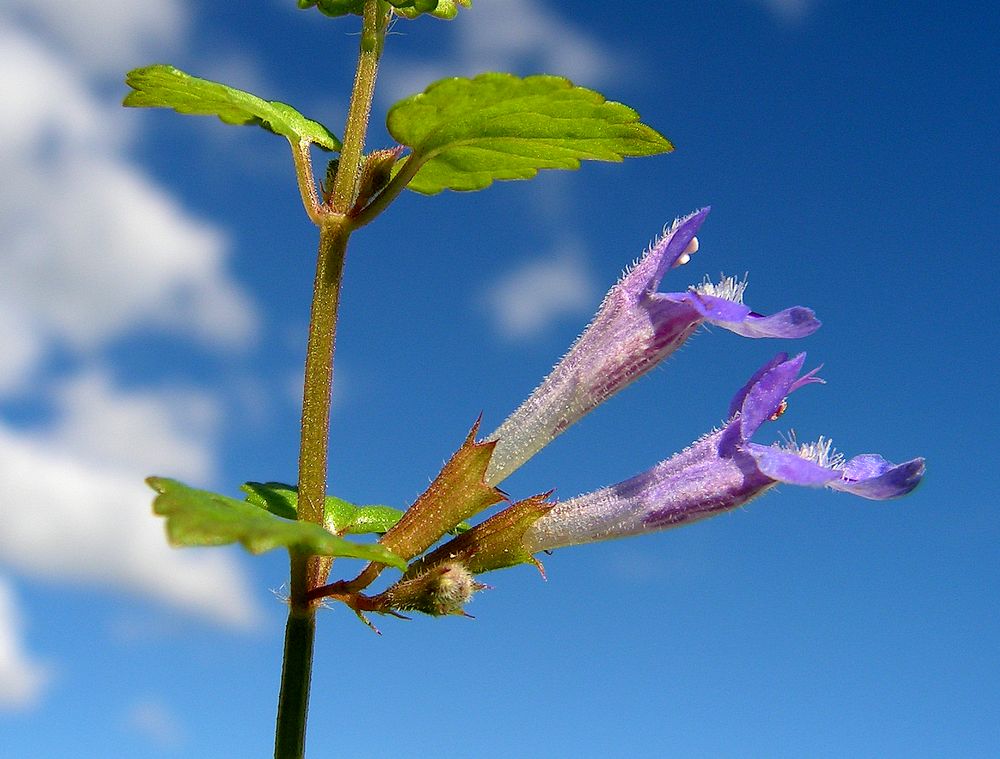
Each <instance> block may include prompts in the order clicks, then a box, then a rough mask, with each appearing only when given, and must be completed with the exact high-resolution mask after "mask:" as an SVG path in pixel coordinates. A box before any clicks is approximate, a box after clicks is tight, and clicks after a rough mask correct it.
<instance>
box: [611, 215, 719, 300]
mask: <svg viewBox="0 0 1000 759" xmlns="http://www.w3.org/2000/svg"><path fill="white" fill-rule="evenodd" d="M711 210H712V207H711V206H706V207H705V208H702V209H701V210H699V211H695V212H694V213H693V214H690V215H689V216H685V217H684V218H682V219H678V220H677V221H675V222H674V223H673V224H671V225H670V229H668V230H667V231H666V232H664V233H663V235H662V236H661V237H660V238H659V239H658V240H657V241H656V242H655V243H654V244H653V246H652V247H651V248H650V249H649V252H648V253H646V255H644V256H643V257H642V260H641V261H639V263H638V264H636V265H635V267H633V268H632V270H631V271H629V273H628V274H627V275H626V276H625V278H624V280H622V283H621V284H622V288H623V289H624V290H625V292H627V293H628V294H630V295H631V296H632V297H633V298H639V297H641V296H642V295H643V294H644V293H648V292H654V291H655V290H656V288H658V287H659V286H660V280H662V279H663V275H664V274H666V273H667V271H669V270H670V268H671V267H672V266H673V265H674V264H675V263H677V259H678V258H680V257H681V255H682V254H683V253H684V250H685V249H686V248H687V246H688V244H689V243H690V242H691V240H692V239H694V236H695V235H696V234H698V230H699V229H700V228H701V225H702V222H704V221H705V217H706V216H708V212H709V211H711Z"/></svg>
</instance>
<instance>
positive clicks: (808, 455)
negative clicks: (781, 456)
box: [779, 432, 844, 469]
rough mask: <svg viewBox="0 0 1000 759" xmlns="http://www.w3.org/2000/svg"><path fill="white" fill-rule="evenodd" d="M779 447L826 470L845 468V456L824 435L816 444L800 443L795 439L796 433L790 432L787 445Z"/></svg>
mask: <svg viewBox="0 0 1000 759" xmlns="http://www.w3.org/2000/svg"><path fill="white" fill-rule="evenodd" d="M779 447H780V448H782V449H783V450H786V451H789V452H790V453H794V454H795V455H796V456H798V457H799V458H802V459H805V460H806V461H812V462H813V463H814V464H818V465H819V466H821V467H824V468H826V469H843V468H844V454H842V453H839V452H838V451H837V449H836V448H834V447H833V440H831V439H830V438H825V437H823V436H822V435H820V436H819V439H818V440H817V441H816V442H815V443H800V442H798V441H797V440H796V439H795V433H794V432H789V433H788V435H787V440H786V442H785V444H784V445H782V446H779Z"/></svg>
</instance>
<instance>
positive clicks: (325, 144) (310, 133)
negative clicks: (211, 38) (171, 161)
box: [122, 64, 340, 150]
mask: <svg viewBox="0 0 1000 759" xmlns="http://www.w3.org/2000/svg"><path fill="white" fill-rule="evenodd" d="M125 84H127V85H128V86H129V87H131V88H132V89H133V92H130V93H129V94H128V95H126V96H125V100H124V101H122V105H125V106H129V107H133V108H173V109H174V110H175V111H177V112H178V113H193V114H198V115H201V116H218V117H219V118H220V119H222V120H223V121H224V122H226V123H227V124H256V125H258V126H262V127H264V128H265V129H267V130H268V131H271V132H274V133H275V134H280V135H282V136H283V137H287V138H288V139H289V140H291V141H293V142H298V141H300V140H307V141H308V142H312V143H315V144H317V145H319V146H320V147H321V148H326V149H327V150H340V140H338V139H337V138H336V137H335V136H334V135H333V134H332V133H331V132H330V130H329V129H327V128H326V127H325V126H323V125H322V124H320V123H319V122H318V121H312V120H311V119H307V118H306V117H305V116H303V115H302V114H301V113H299V112H298V111H296V110H295V109H294V108H292V107H291V106H290V105H286V104H285V103H279V102H278V101H276V100H261V99H260V98H259V97H257V96H256V95H251V94H250V93H249V92H244V91H243V90H237V89H235V88H233V87H227V86H226V85H224V84H219V83H218V82H212V81H209V80H208V79H199V78H198V77H195V76H191V75H190V74H186V73H184V72H183V71H181V70H179V69H175V68H174V67H173V66H166V65H163V64H156V65H154V66H145V67H143V68H138V69H133V70H132V71H130V72H128V74H126V75H125Z"/></svg>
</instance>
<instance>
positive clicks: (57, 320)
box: [0, 28, 256, 391]
mask: <svg viewBox="0 0 1000 759" xmlns="http://www.w3.org/2000/svg"><path fill="white" fill-rule="evenodd" d="M60 56H61V54H60V53H53V52H52V51H49V50H47V49H46V48H45V47H44V46H43V45H41V44H40V43H39V42H38V41H37V40H36V39H33V38H31V37H30V36H29V35H27V34H25V33H23V32H18V31H17V30H16V29H14V28H8V29H4V30H2V31H0V70H3V71H4V72H5V76H4V77H3V78H2V79H0V100H2V101H3V102H4V103H5V106H6V110H5V114H4V119H3V120H0V175H2V176H3V177H4V179H5V181H4V183H3V184H2V185H0V239H3V240H4V255H3V257H2V258H0V302H2V303H3V312H4V313H3V314H2V316H4V317H5V321H6V322H8V323H10V324H16V325H17V328H18V332H19V335H20V338H19V340H18V342H17V345H16V348H17V351H16V352H15V360H14V361H13V362H12V363H10V364H8V365H7V366H6V367H5V368H4V370H3V372H2V373H0V387H2V388H4V389H6V390H8V391H9V390H11V389H13V388H15V387H16V385H17V384H18V381H19V380H20V382H21V383H27V382H29V381H30V379H31V374H32V370H33V369H36V368H37V366H38V364H39V362H40V361H42V359H43V358H44V357H45V356H46V355H47V353H48V352H50V351H51V350H52V349H54V348H55V347H57V346H60V345H62V346H69V347H72V348H74V349H76V350H79V351H92V350H94V349H96V348H99V347H100V346H102V345H103V344H106V343H107V342H108V341H110V340H113V339H115V338H116V337H119V336H120V335H122V334H125V333H127V332H129V331H132V330H134V329H136V328H140V327H143V326H149V325H157V326H160V327H163V328H166V329H172V330H175V331H179V332H182V333H187V334H191V335H194V336H196V337H198V338H200V339H202V340H205V341H208V342H211V343H215V344H223V345H230V346H239V345H243V344H246V343H247V342H248V341H249V340H250V339H251V338H252V336H253V334H254V329H255V326H256V314H255V311H254V308H253V306H252V304H251V303H250V302H249V301H248V300H247V298H246V296H245V295H244V294H243V293H242V292H241V291H240V289H239V288H238V286H237V285H236V284H235V283H234V282H233V281H232V279H231V278H230V277H229V275H228V274H227V273H226V271H225V256H226V247H227V240H226V236H225V235H224V234H223V232H222V231H221V230H220V229H218V228H216V227H214V226H211V225H209V224H207V223H205V222H203V221H200V220H198V219H195V218H193V217H191V216H190V214H188V213H187V212H185V211H184V210H183V209H182V208H181V207H180V206H179V205H178V203H177V202H176V201H175V200H173V199H172V198H171V197H170V196H169V195H168V194H167V193H165V192H164V191H163V190H162V189H161V188H159V187H158V186H157V185H156V184H154V183H153V182H152V181H151V180H150V179H149V178H148V177H147V176H146V175H145V174H144V173H143V172H142V171H141V170H140V169H138V168H137V167H135V166H133V165H132V164H130V163H129V162H128V160H127V159H126V156H125V148H124V144H125V143H126V142H127V140H126V138H127V136H128V129H127V128H126V124H127V123H128V120H127V119H124V118H123V115H122V113H121V111H122V109H121V108H120V107H119V106H118V104H117V102H116V101H115V102H107V101H105V100H101V99H100V98H98V97H97V96H95V95H94V94H93V93H92V91H91V85H90V84H89V83H88V82H87V81H85V80H84V79H82V78H81V77H80V75H79V74H78V73H75V68H74V66H73V65H72V61H70V60H66V59H62V58H61V57H60Z"/></svg>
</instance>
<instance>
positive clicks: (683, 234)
mask: <svg viewBox="0 0 1000 759" xmlns="http://www.w3.org/2000/svg"><path fill="white" fill-rule="evenodd" d="M708 211H709V209H708V208H704V209H702V210H700V211H697V212H696V213H693V214H691V215H690V216H687V217H685V218H683V219H679V220H678V221H676V222H674V224H673V225H672V226H671V227H670V228H669V229H667V230H666V231H665V232H664V234H663V235H662V236H661V237H660V238H659V239H658V240H657V241H656V243H655V244H654V245H653V246H652V247H651V248H650V249H649V250H648V251H647V252H646V254H645V255H644V256H643V257H642V259H641V260H640V261H639V262H638V263H637V264H636V265H635V266H634V267H632V268H631V269H630V270H628V271H627V272H626V273H625V275H624V276H623V277H622V278H621V279H620V280H619V281H618V283H617V284H616V285H615V286H614V287H612V288H611V290H610V291H609V292H608V294H607V295H606V296H605V297H604V301H603V303H602V304H601V307H600V309H599V310H598V312H597V315H596V316H595V317H594V320H593V321H592V322H591V323H590V326H588V327H587V329H586V330H585V331H584V332H583V334H582V335H580V337H579V338H577V340H576V342H575V343H574V344H573V346H572V347H571V348H570V350H569V353H567V354H566V356H565V357H564V358H563V359H562V361H560V362H559V363H558V364H557V365H556V367H555V368H554V369H553V370H552V372H551V373H550V374H549V376H548V377H546V378H545V380H544V381H543V382H542V384H541V385H539V387H538V388H537V389H536V390H535V391H534V392H533V393H532V394H531V396H530V397H529V398H528V399H527V400H526V401H525V402H524V403H522V404H521V406H520V407H519V408H518V409H517V411H515V412H514V413H513V414H511V416H510V417H508V419H507V420H506V421H505V422H504V423H503V424H502V425H500V427H499V428H498V429H497V430H496V431H495V432H494V433H493V434H492V435H490V436H489V437H488V438H487V440H496V441H497V446H496V450H495V451H494V453H493V459H492V461H491V462H490V467H489V470H488V471H487V476H486V481H487V483H488V484H490V485H496V484H497V483H499V482H500V481H501V480H503V479H504V478H505V477H507V476H508V475H510V474H511V472H513V471H514V470H515V469H517V468H518V467H519V466H521V464H523V463H524V462H525V461H527V460H528V459H529V458H531V457H532V456H534V455H535V454H536V453H537V452H538V451H540V450H541V449H542V448H543V447H544V446H545V445H547V444H548V443H549V442H550V441H551V440H552V439H553V438H555V437H556V436H557V435H559V434H560V433H561V432H563V430H565V429H566V428H567V427H569V426H570V425H571V424H573V423H574V422H576V421H577V420H579V419H580V418H581V417H582V416H583V415H584V414H586V413H587V412H589V411H590V410H591V409H593V408H594V407H596V406H597V405H598V404H600V403H602V402H603V401H605V400H607V399H608V398H609V397H611V396H612V395H614V394H615V393H617V392H618V391H619V390H621V389H622V388H623V387H625V386H626V385H628V384H629V383H630V382H632V381H633V380H636V379H638V378H639V377H641V376H642V375H644V374H645V373H646V372H648V371H649V370H650V369H652V368H653V367H654V366H656V365H657V364H658V363H659V362H660V361H662V360H663V359H665V358H666V357H667V356H669V355H670V354H671V353H673V352H674V351H675V350H677V348H679V347H680V345H681V344H682V343H683V342H684V341H685V340H687V338H688V337H690V335H691V334H692V333H693V332H694V331H695V330H696V329H697V328H698V326H699V325H701V324H702V323H704V322H709V323H710V324H716V325H718V326H720V327H723V328H725V329H728V330H730V331H731V332H735V333H737V334H739V335H743V336H745V337H805V336H806V335H810V334H812V333H813V332H815V331H816V329H818V328H819V321H818V320H817V319H816V317H815V316H814V315H813V312H812V311H811V310H810V309H808V308H802V307H801V306H795V307H793V308H789V309H786V310H784V311H781V312H779V313H777V314H774V315H773V316H762V315H761V314H758V313H755V312H753V311H751V310H750V309H749V308H748V307H747V306H745V305H743V290H744V288H745V286H746V283H744V282H738V281H736V280H734V279H730V278H727V279H723V281H722V282H721V283H719V284H718V285H713V284H711V283H708V282H705V283H703V284H701V285H698V286H696V287H689V288H688V289H687V290H686V291H685V292H679V293H660V292H657V291H656V290H657V288H658V287H659V285H660V280H661V279H663V276H664V274H666V272H667V270H668V269H670V268H672V267H675V266H678V265H680V264H682V263H684V262H686V261H687V260H688V259H689V258H690V256H691V254H692V253H694V252H695V251H697V249H698V238H697V237H695V234H696V233H697V232H698V228H699V227H700V226H701V224H702V222H703V221H704V220H705V216H706V215H707V214H708Z"/></svg>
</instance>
